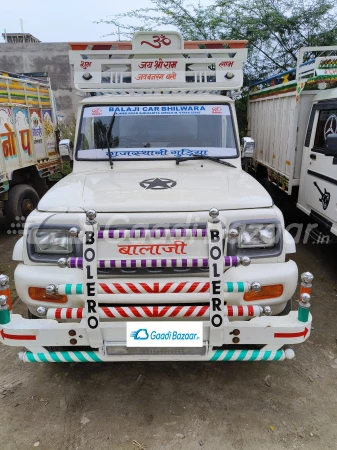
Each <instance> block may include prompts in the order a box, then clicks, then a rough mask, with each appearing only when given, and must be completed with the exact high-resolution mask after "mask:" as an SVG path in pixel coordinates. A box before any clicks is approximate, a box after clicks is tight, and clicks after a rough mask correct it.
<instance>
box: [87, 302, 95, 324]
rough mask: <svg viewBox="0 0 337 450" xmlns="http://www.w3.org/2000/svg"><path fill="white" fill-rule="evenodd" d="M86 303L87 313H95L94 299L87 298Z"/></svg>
mask: <svg viewBox="0 0 337 450" xmlns="http://www.w3.org/2000/svg"><path fill="white" fill-rule="evenodd" d="M87 305H88V313H89V314H90V313H94V314H97V311H96V302H95V300H87ZM88 321H89V319H88Z"/></svg>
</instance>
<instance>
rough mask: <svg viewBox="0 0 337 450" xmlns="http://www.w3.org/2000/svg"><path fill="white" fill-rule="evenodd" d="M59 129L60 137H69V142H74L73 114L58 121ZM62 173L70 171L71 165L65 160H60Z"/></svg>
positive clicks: (74, 122)
mask: <svg viewBox="0 0 337 450" xmlns="http://www.w3.org/2000/svg"><path fill="white" fill-rule="evenodd" d="M58 128H59V130H60V139H70V140H71V142H73V143H74V142H75V130H76V118H75V115H72V116H70V117H67V118H65V119H64V120H62V121H60V122H59V123H58ZM62 165H63V174H64V175H68V174H69V173H71V172H72V169H71V165H70V163H69V162H67V161H63V162H62Z"/></svg>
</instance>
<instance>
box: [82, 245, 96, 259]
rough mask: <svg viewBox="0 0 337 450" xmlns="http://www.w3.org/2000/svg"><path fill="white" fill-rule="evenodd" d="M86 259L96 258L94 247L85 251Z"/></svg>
mask: <svg viewBox="0 0 337 450" xmlns="http://www.w3.org/2000/svg"><path fill="white" fill-rule="evenodd" d="M84 259H85V260H86V261H88V262H91V261H93V260H94V259H95V252H94V250H93V249H92V248H87V249H86V251H85V252H84Z"/></svg>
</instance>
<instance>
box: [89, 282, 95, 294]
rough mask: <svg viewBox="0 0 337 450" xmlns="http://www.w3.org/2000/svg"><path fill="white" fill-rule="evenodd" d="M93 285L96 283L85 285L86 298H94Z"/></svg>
mask: <svg viewBox="0 0 337 450" xmlns="http://www.w3.org/2000/svg"><path fill="white" fill-rule="evenodd" d="M95 285H96V283H95V282H93V283H87V296H88V297H95Z"/></svg>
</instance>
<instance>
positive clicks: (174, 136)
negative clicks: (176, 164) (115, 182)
mask: <svg viewBox="0 0 337 450" xmlns="http://www.w3.org/2000/svg"><path fill="white" fill-rule="evenodd" d="M113 114H115V116H116V120H115V123H114V125H113V129H112V132H111V135H110V137H109V148H110V150H111V156H112V158H113V159H140V158H142V159H153V158H154V159H162V158H177V157H187V156H192V155H193V154H197V155H198V154H199V155H209V156H214V157H220V158H228V157H232V158H233V157H236V156H237V155H238V153H237V148H236V142H235V137H234V130H233V122H232V117H231V114H230V108H229V106H228V105H200V104H199V105H140V106H127V105H123V106H121V105H120V106H90V107H85V108H84V111H83V116H82V123H81V126H80V132H79V138H78V143H77V157H78V159H96V160H97V159H100V160H102V159H108V158H109V156H108V151H107V142H106V132H107V128H108V126H109V123H110V121H111V117H112V115H113Z"/></svg>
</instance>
